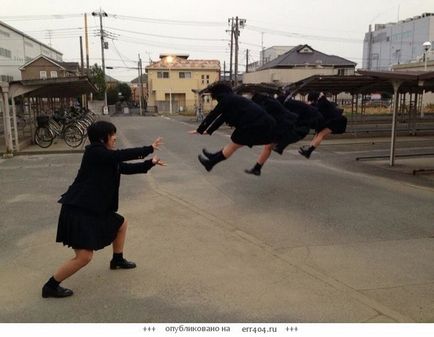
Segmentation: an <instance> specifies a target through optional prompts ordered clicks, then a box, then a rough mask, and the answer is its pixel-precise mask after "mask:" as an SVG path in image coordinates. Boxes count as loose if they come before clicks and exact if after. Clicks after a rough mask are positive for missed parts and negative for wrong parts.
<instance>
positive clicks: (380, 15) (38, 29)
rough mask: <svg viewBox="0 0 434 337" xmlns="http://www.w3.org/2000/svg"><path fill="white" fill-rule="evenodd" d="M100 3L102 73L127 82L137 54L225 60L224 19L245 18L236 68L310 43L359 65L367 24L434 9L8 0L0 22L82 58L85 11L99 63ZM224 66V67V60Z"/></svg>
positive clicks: (290, 0) (316, 2)
mask: <svg viewBox="0 0 434 337" xmlns="http://www.w3.org/2000/svg"><path fill="white" fill-rule="evenodd" d="M100 8H101V9H102V10H103V11H104V12H106V13H107V14H108V17H106V18H104V19H103V25H104V29H105V30H107V31H108V34H109V38H108V40H107V41H108V42H109V49H108V50H106V51H105V59H106V66H113V67H118V68H116V69H113V70H107V73H108V74H109V75H111V76H113V77H115V78H117V79H119V80H122V81H129V80H131V79H132V78H134V77H135V76H136V74H137V71H136V70H133V69H128V67H131V68H133V67H136V66H137V60H138V54H140V55H141V58H142V60H143V65H144V67H145V66H146V65H147V64H148V63H149V60H150V59H152V60H154V61H155V60H157V59H158V56H159V54H161V53H178V54H189V55H190V59H217V60H220V61H221V63H222V67H223V61H226V63H227V64H228V62H229V51H230V48H229V39H230V35H229V34H228V33H227V32H226V30H227V29H228V28H229V27H228V18H231V17H235V16H238V17H240V18H243V19H246V26H245V28H244V29H242V30H241V35H240V59H239V63H240V69H241V70H243V69H244V65H245V54H246V50H247V49H249V55H250V56H249V59H250V61H257V60H259V51H260V50H261V48H262V46H263V47H265V48H268V47H271V46H273V45H280V46H295V45H298V44H305V43H306V44H309V45H310V46H312V47H313V48H314V49H316V50H319V51H321V52H324V53H327V54H334V55H338V56H341V57H344V58H347V59H349V60H351V61H354V62H356V63H357V64H358V67H361V65H362V49H363V38H364V34H365V33H366V32H367V31H368V27H369V24H376V23H387V22H396V21H397V20H398V19H399V20H402V19H406V18H408V17H413V16H415V15H420V14H422V13H425V12H434V3H433V0H387V1H380V0H329V1H326V0H303V1H295V0H218V1H208V0H201V1H199V0H177V1H175V0H165V1H158V0H154V1H150V0H127V1H120V0H116V1H115V0H106V1H101V0H100V1H94V0H85V1H83V0H69V1H63V0H61V1H54V0H38V1H28V0H13V1H8V5H7V7H6V8H5V7H3V8H2V10H1V13H0V20H1V21H4V22H6V23H7V24H9V25H11V26H13V27H15V28H16V29H18V30H21V31H23V32H24V33H26V34H28V35H30V36H32V37H34V38H36V39H38V40H40V41H42V42H43V43H45V44H47V45H51V46H52V47H53V48H55V49H56V50H58V51H60V52H61V53H63V59H64V61H79V60H80V49H79V36H80V35H82V36H83V39H84V18H83V13H89V15H88V26H89V57H90V62H91V64H94V63H98V64H101V48H100V41H99V37H98V36H97V31H98V30H99V18H98V17H92V16H91V15H90V13H91V12H93V11H99V9H100ZM227 67H228V66H227Z"/></svg>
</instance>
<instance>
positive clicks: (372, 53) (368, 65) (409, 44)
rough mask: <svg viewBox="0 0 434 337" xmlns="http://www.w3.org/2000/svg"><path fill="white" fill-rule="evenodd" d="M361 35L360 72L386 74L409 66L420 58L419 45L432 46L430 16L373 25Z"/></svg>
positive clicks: (433, 20) (432, 16)
mask: <svg viewBox="0 0 434 337" xmlns="http://www.w3.org/2000/svg"><path fill="white" fill-rule="evenodd" d="M369 30H370V31H369V32H367V33H366V34H365V39H364V42H363V63H362V66H363V68H364V69H371V70H390V69H391V68H392V65H395V64H401V63H410V62H411V61H414V60H419V59H421V58H422V57H423V55H424V48H423V43H424V42H426V41H430V42H431V43H433V42H434V13H424V14H422V15H418V16H415V17H413V18H408V19H405V20H401V21H399V22H394V23H387V24H376V25H375V26H374V30H373V31H372V29H371V26H370V27H369Z"/></svg>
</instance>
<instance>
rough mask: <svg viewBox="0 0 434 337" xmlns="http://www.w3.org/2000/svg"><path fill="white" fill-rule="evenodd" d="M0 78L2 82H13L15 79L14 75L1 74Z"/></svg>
mask: <svg viewBox="0 0 434 337" xmlns="http://www.w3.org/2000/svg"><path fill="white" fill-rule="evenodd" d="M0 80H1V81H2V82H12V81H13V80H14V77H13V76H9V75H1V76H0Z"/></svg>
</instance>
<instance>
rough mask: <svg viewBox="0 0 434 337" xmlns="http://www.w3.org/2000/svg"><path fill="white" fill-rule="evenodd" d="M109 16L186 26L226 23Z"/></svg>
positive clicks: (220, 23) (118, 17) (222, 23)
mask: <svg viewBox="0 0 434 337" xmlns="http://www.w3.org/2000/svg"><path fill="white" fill-rule="evenodd" d="M109 17H112V18H115V19H120V20H127V21H138V22H149V23H160V24H168V25H186V26H223V25H224V22H219V21H183V20H168V19H155V18H145V17H136V16H127V15H118V14H109Z"/></svg>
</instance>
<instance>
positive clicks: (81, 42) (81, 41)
mask: <svg viewBox="0 0 434 337" xmlns="http://www.w3.org/2000/svg"><path fill="white" fill-rule="evenodd" d="M80 63H81V64H80V74H81V75H84V60H83V38H82V37H81V36H80Z"/></svg>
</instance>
